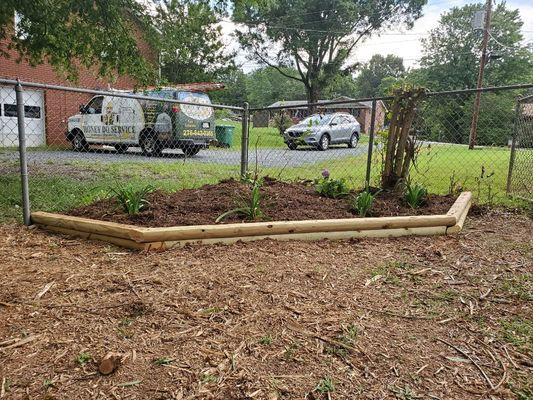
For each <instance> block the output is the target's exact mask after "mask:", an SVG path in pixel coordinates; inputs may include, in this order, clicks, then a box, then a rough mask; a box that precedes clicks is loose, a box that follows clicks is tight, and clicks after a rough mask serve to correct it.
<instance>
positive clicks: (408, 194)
mask: <svg viewBox="0 0 533 400" xmlns="http://www.w3.org/2000/svg"><path fill="white" fill-rule="evenodd" d="M404 195H405V201H406V202H407V204H409V206H410V207H411V208H418V207H420V206H421V205H422V204H424V202H425V201H426V198H427V195H428V191H427V189H426V188H425V187H424V186H422V185H420V184H418V183H415V184H414V185H411V184H410V183H407V185H406V186H405V193H404Z"/></svg>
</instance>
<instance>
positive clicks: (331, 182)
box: [315, 169, 350, 199]
mask: <svg viewBox="0 0 533 400" xmlns="http://www.w3.org/2000/svg"><path fill="white" fill-rule="evenodd" d="M315 190H316V192H317V193H318V194H320V195H321V196H324V197H329V198H332V199H337V198H339V197H342V196H346V195H347V194H348V193H349V192H350V190H349V189H348V185H347V184H346V180H345V179H330V173H329V171H328V170H327V169H324V170H323V171H322V178H319V179H317V180H315Z"/></svg>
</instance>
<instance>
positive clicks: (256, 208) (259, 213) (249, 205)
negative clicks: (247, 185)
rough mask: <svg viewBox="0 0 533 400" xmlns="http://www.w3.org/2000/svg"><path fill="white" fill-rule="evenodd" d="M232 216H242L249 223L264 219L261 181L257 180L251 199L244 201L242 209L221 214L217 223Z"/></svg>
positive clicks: (253, 186)
mask: <svg viewBox="0 0 533 400" xmlns="http://www.w3.org/2000/svg"><path fill="white" fill-rule="evenodd" d="M230 215H240V216H242V217H244V218H245V219H246V220H247V221H256V220H257V219H259V218H261V217H263V215H264V214H263V210H262V209H261V181H260V180H256V181H255V182H254V183H253V185H252V189H251V192H250V197H249V198H248V199H247V200H245V201H244V204H243V205H242V206H241V207H238V208H234V209H233V210H229V211H226V212H225V213H223V214H221V215H220V216H219V217H218V218H217V219H216V220H215V223H219V222H221V221H223V220H224V219H226V218H227V217H229V216H230Z"/></svg>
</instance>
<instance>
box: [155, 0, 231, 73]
mask: <svg viewBox="0 0 533 400" xmlns="http://www.w3.org/2000/svg"><path fill="white" fill-rule="evenodd" d="M218 17H219V16H218V13H217V10H216V9H215V8H213V7H212V6H211V2H210V1H209V0H163V1H161V2H160V3H159V5H158V7H157V16H156V17H155V19H156V21H157V25H158V30H159V34H158V35H157V40H156V43H157V48H158V49H159V52H160V62H161V74H162V77H163V78H164V80H166V81H167V82H170V83H183V82H203V81H212V80H216V79H219V77H220V76H221V75H224V74H225V73H226V72H229V69H231V68H232V67H233V61H232V60H233V54H227V53H226V52H225V51H224V43H223V41H222V32H221V27H220V25H218Z"/></svg>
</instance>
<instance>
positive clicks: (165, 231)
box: [31, 192, 472, 250]
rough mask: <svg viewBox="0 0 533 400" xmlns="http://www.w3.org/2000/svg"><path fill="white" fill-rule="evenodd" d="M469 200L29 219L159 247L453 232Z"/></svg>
mask: <svg viewBox="0 0 533 400" xmlns="http://www.w3.org/2000/svg"><path fill="white" fill-rule="evenodd" d="M471 202H472V194H471V193H470V192H463V193H461V194H460V195H459V197H458V198H457V199H456V201H455V202H454V204H453V205H452V206H451V207H450V210H449V211H448V212H447V213H446V214H445V215H417V216H401V217H376V218H345V219H325V220H304V221H269V222H251V223H236V224H217V225H215V224H213V225H192V226H174V227H164V228H144V227H139V226H134V225H127V224H119V223H115V222H107V221H99V220H93V219H87V218H80V217H73V216H69V215H63V214H52V213H46V212H34V213H32V214H31V219H32V222H33V224H35V225H37V226H38V227H40V228H43V229H46V230H49V231H52V232H57V233H62V234H66V235H69V236H75V237H80V238H83V239H94V240H99V241H104V242H109V243H112V244H115V245H117V246H121V247H126V248H131V249H140V250H155V249H169V248H172V247H179V246H183V245H185V244H188V243H203V244H214V243H225V244H230V243H235V242H237V241H244V242H248V241H254V240H263V239H273V240H320V239H332V240H338V239H350V238H363V237H397V236H409V235H446V234H453V233H457V232H459V231H461V229H462V228H463V224H464V221H465V219H466V216H467V214H468V210H469V209H470V205H471Z"/></svg>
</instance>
